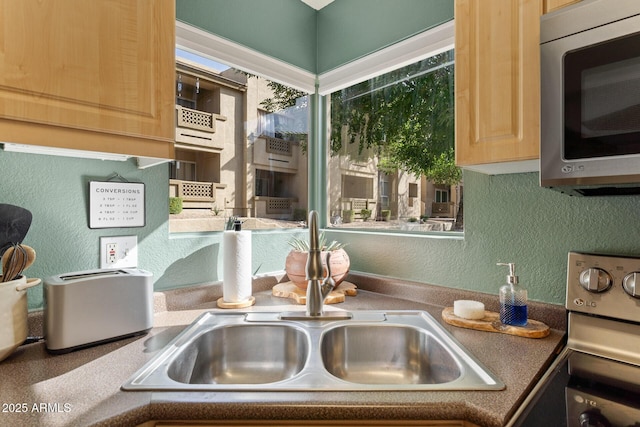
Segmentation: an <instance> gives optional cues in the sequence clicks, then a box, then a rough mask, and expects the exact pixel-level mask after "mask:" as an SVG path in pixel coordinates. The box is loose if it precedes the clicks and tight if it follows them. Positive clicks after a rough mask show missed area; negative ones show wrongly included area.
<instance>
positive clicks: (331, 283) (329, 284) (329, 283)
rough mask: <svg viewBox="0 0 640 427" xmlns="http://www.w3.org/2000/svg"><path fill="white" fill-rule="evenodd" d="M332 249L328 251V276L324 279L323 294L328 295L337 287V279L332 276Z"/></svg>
mask: <svg viewBox="0 0 640 427" xmlns="http://www.w3.org/2000/svg"><path fill="white" fill-rule="evenodd" d="M330 261H331V251H327V257H326V261H325V262H326V263H327V276H326V277H325V278H324V280H323V281H322V288H323V294H324V295H325V296H326V295H328V294H329V292H331V291H332V290H333V288H335V287H336V281H335V280H333V277H331V264H330Z"/></svg>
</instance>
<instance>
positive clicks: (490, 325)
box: [442, 307, 550, 338]
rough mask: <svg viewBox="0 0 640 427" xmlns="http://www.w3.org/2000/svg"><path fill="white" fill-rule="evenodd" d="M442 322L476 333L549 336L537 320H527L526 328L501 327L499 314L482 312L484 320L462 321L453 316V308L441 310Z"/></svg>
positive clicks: (543, 325) (542, 324)
mask: <svg viewBox="0 0 640 427" xmlns="http://www.w3.org/2000/svg"><path fill="white" fill-rule="evenodd" d="M442 320H444V321H445V322H447V323H448V324H450V325H453V326H459V327H461V328H467V329H476V330H478V331H487V332H499V333H501V334H508V335H517V336H519V337H525V338H544V337H546V336H547V335H549V332H550V330H549V327H548V326H547V325H545V324H544V323H542V322H538V321H537V320H531V319H529V320H528V321H527V324H526V326H511V325H503V324H502V323H501V322H500V314H499V313H496V312H493V311H487V310H485V311H484V318H482V319H478V320H471V319H464V318H462V317H458V316H456V315H455V314H453V307H447V308H445V309H444V310H442Z"/></svg>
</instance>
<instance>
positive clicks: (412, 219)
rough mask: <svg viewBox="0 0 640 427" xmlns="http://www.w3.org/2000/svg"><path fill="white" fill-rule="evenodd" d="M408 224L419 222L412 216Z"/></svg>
mask: <svg viewBox="0 0 640 427" xmlns="http://www.w3.org/2000/svg"><path fill="white" fill-rule="evenodd" d="M407 221H408V222H418V218H416V217H415V216H412V217H411V218H409V219H408V220H407Z"/></svg>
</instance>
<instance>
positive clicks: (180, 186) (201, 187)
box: [169, 179, 226, 208]
mask: <svg viewBox="0 0 640 427" xmlns="http://www.w3.org/2000/svg"><path fill="white" fill-rule="evenodd" d="M225 188H226V185H225V184H220V183H217V182H197V181H182V180H179V179H170V180H169V195H170V196H171V197H180V198H182V206H183V207H184V208H213V207H214V206H215V205H216V201H219V199H221V198H223V196H222V194H220V196H218V195H217V194H216V193H218V192H219V191H224V189H225Z"/></svg>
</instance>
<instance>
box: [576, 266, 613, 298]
mask: <svg viewBox="0 0 640 427" xmlns="http://www.w3.org/2000/svg"><path fill="white" fill-rule="evenodd" d="M612 282H613V279H612V278H611V275H610V274H609V273H607V272H606V271H604V270H603V269H601V268H595V267H591V268H588V269H586V270H584V271H583V272H582V273H580V284H581V285H582V287H583V288H585V289H586V290H588V291H589V292H596V293H599V292H605V291H608V290H609V288H610V287H611V284H612Z"/></svg>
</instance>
